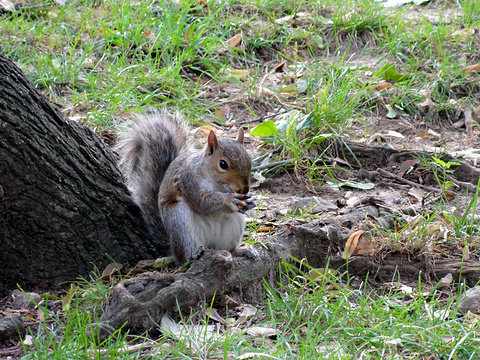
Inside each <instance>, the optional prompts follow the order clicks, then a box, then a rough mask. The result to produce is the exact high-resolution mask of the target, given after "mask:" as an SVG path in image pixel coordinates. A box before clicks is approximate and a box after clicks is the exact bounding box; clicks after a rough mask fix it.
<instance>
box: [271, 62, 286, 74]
mask: <svg viewBox="0 0 480 360" xmlns="http://www.w3.org/2000/svg"><path fill="white" fill-rule="evenodd" d="M285 64H286V62H285V61H282V62H279V63H278V64H277V65H275V66H274V68H273V69H272V72H281V71H283V68H284V66H285Z"/></svg>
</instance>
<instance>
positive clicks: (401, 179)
mask: <svg viewBox="0 0 480 360" xmlns="http://www.w3.org/2000/svg"><path fill="white" fill-rule="evenodd" d="M377 171H378V172H379V173H380V174H382V175H385V176H388V177H391V178H394V179H395V180H398V181H401V182H404V183H405V184H408V185H411V186H415V187H418V188H421V189H424V190H427V191H433V192H436V193H441V192H442V190H440V189H437V188H434V187H431V186H426V185H421V184H417V183H415V182H413V181H410V180H407V179H404V178H402V177H400V176H398V175H395V174H392V173H391V172H388V171H385V170H383V169H377Z"/></svg>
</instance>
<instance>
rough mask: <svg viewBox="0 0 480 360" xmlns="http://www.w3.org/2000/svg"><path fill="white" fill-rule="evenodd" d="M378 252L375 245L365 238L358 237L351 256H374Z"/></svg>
mask: <svg viewBox="0 0 480 360" xmlns="http://www.w3.org/2000/svg"><path fill="white" fill-rule="evenodd" d="M377 252H378V249H377V247H376V246H375V244H374V243H373V242H372V241H371V240H370V239H367V238H366V237H365V236H362V237H360V239H359V240H358V243H357V247H356V249H355V251H354V252H353V255H362V256H375V255H376V254H377Z"/></svg>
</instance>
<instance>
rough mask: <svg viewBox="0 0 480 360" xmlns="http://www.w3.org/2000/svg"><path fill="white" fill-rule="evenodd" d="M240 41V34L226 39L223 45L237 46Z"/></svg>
mask: <svg viewBox="0 0 480 360" xmlns="http://www.w3.org/2000/svg"><path fill="white" fill-rule="evenodd" d="M241 40H242V33H239V34H237V35H235V36H234V37H232V38H230V39H228V40H227V41H226V42H225V43H226V44H227V45H228V46H230V47H235V46H237V45H238V44H239V43H240V41H241Z"/></svg>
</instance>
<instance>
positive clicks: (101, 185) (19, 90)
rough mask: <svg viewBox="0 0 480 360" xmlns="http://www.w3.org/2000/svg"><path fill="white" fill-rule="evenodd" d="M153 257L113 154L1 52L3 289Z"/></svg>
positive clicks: (0, 249) (29, 286) (32, 285)
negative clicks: (55, 105)
mask: <svg viewBox="0 0 480 360" xmlns="http://www.w3.org/2000/svg"><path fill="white" fill-rule="evenodd" d="M155 255H158V254H156V250H155V247H154V246H153V244H152V242H151V239H150V236H149V235H148V233H147V231H146V227H145V225H144V223H143V220H142V219H141V215H140V212H139V210H138V208H137V206H136V205H134V204H133V203H132V202H131V200H130V197H129V195H128V192H127V190H126V188H125V186H124V185H123V180H122V177H121V175H120V172H119V171H118V169H117V167H116V158H115V154H114V153H113V152H112V151H111V150H110V148H109V147H108V146H107V145H105V144H104V143H103V141H102V140H101V139H100V138H99V137H98V136H97V135H96V134H95V133H94V132H93V131H91V130H90V129H89V128H87V127H84V126H81V125H79V124H77V123H75V122H72V121H69V120H66V119H65V118H64V117H63V115H62V114H61V113H60V112H59V111H58V110H57V109H55V108H54V107H53V106H52V105H51V104H49V103H48V101H47V100H46V99H45V98H44V97H43V96H42V95H41V94H40V93H39V92H38V91H37V90H36V89H35V87H34V86H33V84H32V83H31V82H30V81H29V80H28V79H27V78H26V77H25V75H24V74H23V73H22V72H21V71H20V70H19V69H18V68H17V67H16V66H15V65H14V64H13V62H11V61H10V60H8V59H6V58H5V57H3V56H0V294H4V293H5V292H6V291H7V290H10V289H12V288H15V287H16V284H17V283H18V284H19V285H20V286H22V287H24V288H26V289H33V288H37V289H38V288H45V287H47V286H51V285H55V284H57V283H59V282H62V281H65V280H68V279H69V278H71V277H78V276H79V275H83V276H85V275H88V273H89V272H91V271H92V270H93V268H94V266H97V267H99V268H102V267H103V266H105V265H106V264H107V263H109V262H111V260H112V259H113V260H115V261H116V262H120V263H124V264H132V263H134V262H135V261H137V260H139V259H146V258H152V257H153V256H155Z"/></svg>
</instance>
